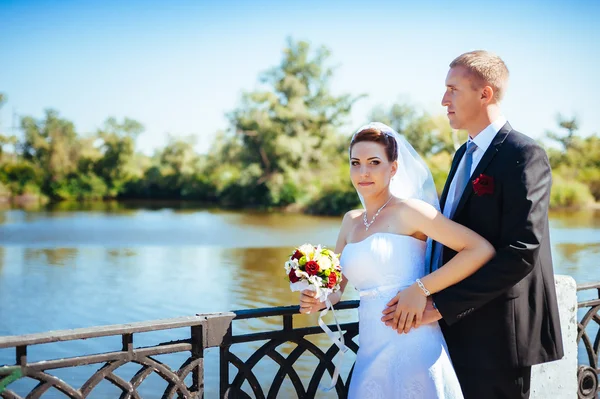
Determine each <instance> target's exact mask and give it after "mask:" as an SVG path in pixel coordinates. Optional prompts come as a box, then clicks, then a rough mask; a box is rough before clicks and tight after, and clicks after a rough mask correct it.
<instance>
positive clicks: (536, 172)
mask: <svg viewBox="0 0 600 399" xmlns="http://www.w3.org/2000/svg"><path fill="white" fill-rule="evenodd" d="M507 81H508V69H507V68H506V65H505V64H504V62H503V61H502V60H501V59H500V58H499V57H498V56H496V55H494V54H491V53H488V52H486V51H473V52H469V53H465V54H462V55H461V56H459V57H457V58H456V59H455V60H454V61H452V63H451V64H450V71H449V72H448V75H447V77H446V92H445V94H444V97H443V98H442V105H443V106H444V107H446V108H447V111H448V119H449V120H450V125H451V126H452V128H454V129H462V130H466V131H467V133H468V134H469V139H468V142H467V143H465V144H464V145H463V146H462V147H460V148H459V150H458V151H457V152H456V154H455V156H454V159H453V161H452V167H451V169H450V175H449V177H448V180H447V181H446V185H445V187H444V191H443V193H442V198H441V204H440V205H441V207H442V210H443V213H444V215H445V216H446V217H448V218H451V219H452V220H454V221H456V222H458V223H460V224H463V225H464V226H466V227H468V228H470V229H472V230H474V231H475V232H477V233H478V234H480V235H481V236H483V237H484V238H486V239H487V240H488V241H489V242H491V243H492V245H494V247H495V248H496V256H495V257H494V258H493V259H492V260H491V261H490V262H488V263H487V264H486V265H484V266H483V267H482V268H481V269H479V270H478V271H477V272H476V273H475V274H473V275H472V276H470V277H468V278H466V279H465V280H463V281H462V282H459V283H458V284H455V285H453V286H451V287H448V288H447V289H445V290H443V291H440V292H438V293H435V294H433V295H432V296H431V297H430V298H428V307H427V308H426V310H425V314H424V316H423V318H424V319H423V320H424V322H425V321H426V320H427V321H435V320H438V319H441V320H440V325H441V327H442V330H443V332H444V337H445V338H446V342H447V344H448V350H449V351H450V356H451V358H452V362H453V364H454V367H455V370H456V373H457V375H458V378H459V381H460V383H461V387H462V390H463V393H464V395H465V399H481V398H485V399H495V398H511V399H512V398H529V387H530V379H531V378H530V377H531V366H532V365H534V364H539V363H544V362H549V361H552V360H557V359H560V358H561V357H562V356H563V347H562V337H561V331H560V324H559V318H558V306H557V301H556V291H555V288H554V272H553V269H552V257H551V252H550V237H549V231H548V203H549V197H550V187H551V184H552V175H551V170H550V166H549V163H548V158H547V156H546V153H545V151H544V150H543V149H542V148H541V147H540V146H539V145H538V144H536V142H535V141H533V140H532V139H530V138H529V137H527V136H525V135H523V134H522V133H519V132H517V131H516V130H513V128H512V127H511V125H510V124H509V123H508V122H507V121H506V119H505V118H504V117H503V115H502V113H501V110H500V100H501V99H502V96H503V95H504V91H505V89H506V85H507ZM434 253H435V254H437V255H438V256H439V258H440V262H439V264H437V265H432V269H433V270H435V269H437V268H438V267H440V266H442V265H443V264H445V263H447V262H448V261H449V260H450V259H451V258H452V257H453V256H454V255H455V254H456V252H454V251H453V250H451V249H449V248H445V247H443V246H442V245H441V244H439V243H435V245H434ZM434 258H435V257H434ZM388 305H391V303H390V304H388ZM394 309H395V305H393V306H391V307H389V308H387V309H386V310H385V311H384V315H385V316H384V318H383V320H384V321H386V322H387V324H392V319H391V318H390V315H392V316H393V313H390V312H391V311H393V310H394ZM392 327H395V328H396V326H392Z"/></svg>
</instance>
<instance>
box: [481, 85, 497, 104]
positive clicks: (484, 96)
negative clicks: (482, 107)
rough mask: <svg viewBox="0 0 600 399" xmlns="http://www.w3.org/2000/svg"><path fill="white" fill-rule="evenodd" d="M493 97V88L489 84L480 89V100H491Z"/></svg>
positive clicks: (487, 101)
mask: <svg viewBox="0 0 600 399" xmlns="http://www.w3.org/2000/svg"><path fill="white" fill-rule="evenodd" d="M493 99H494V89H493V88H492V87H491V86H488V85H486V86H483V89H482V90H481V100H483V101H484V102H486V103H489V102H491V101H492V100H493Z"/></svg>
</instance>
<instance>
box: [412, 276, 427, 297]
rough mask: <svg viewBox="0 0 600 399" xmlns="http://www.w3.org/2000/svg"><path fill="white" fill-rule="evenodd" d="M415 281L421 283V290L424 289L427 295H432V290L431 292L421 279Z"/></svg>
mask: <svg viewBox="0 0 600 399" xmlns="http://www.w3.org/2000/svg"><path fill="white" fill-rule="evenodd" d="M415 281H416V282H417V284H418V285H419V288H421V290H423V292H424V293H425V296H429V295H431V292H429V290H428V289H427V288H425V286H424V285H423V282H422V281H421V279H416V280H415Z"/></svg>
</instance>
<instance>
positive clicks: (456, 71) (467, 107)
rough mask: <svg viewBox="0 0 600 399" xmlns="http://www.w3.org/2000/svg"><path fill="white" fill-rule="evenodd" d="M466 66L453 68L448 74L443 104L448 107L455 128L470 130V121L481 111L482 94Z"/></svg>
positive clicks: (451, 124)
mask: <svg viewBox="0 0 600 399" xmlns="http://www.w3.org/2000/svg"><path fill="white" fill-rule="evenodd" d="M479 91H480V90H479V89H477V86H476V85H475V84H473V81H472V79H470V76H469V74H468V72H467V70H466V69H465V68H464V67H461V66H458V67H454V68H451V69H450V71H448V75H447V76H446V92H445V93H444V97H443V98H442V106H444V107H446V109H447V112H448V114H447V115H448V120H449V121H450V126H452V128H453V129H465V130H469V123H473V121H475V120H477V117H478V115H479V113H480V112H481V96H480V93H479Z"/></svg>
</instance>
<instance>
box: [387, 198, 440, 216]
mask: <svg viewBox="0 0 600 399" xmlns="http://www.w3.org/2000/svg"><path fill="white" fill-rule="evenodd" d="M394 210H395V213H396V215H398V216H399V217H400V218H402V219H407V218H414V217H423V216H424V217H429V218H432V217H434V216H435V215H436V214H437V213H438V211H437V210H436V209H435V208H434V207H433V206H431V205H430V204H428V203H427V202H425V201H422V200H420V199H415V198H410V199H403V200H398V201H397V202H396V203H395V204H394Z"/></svg>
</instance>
